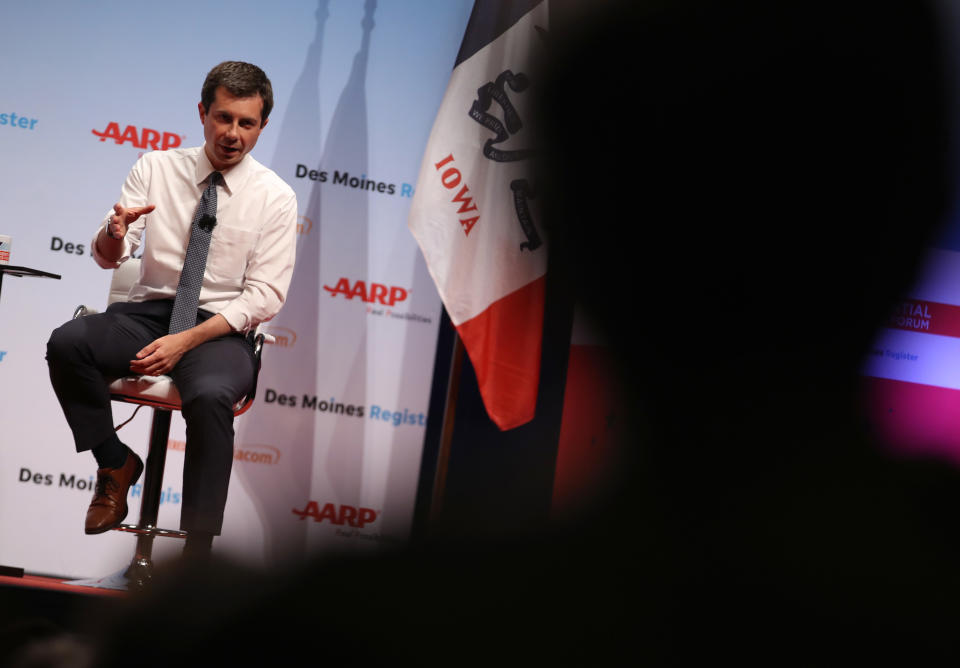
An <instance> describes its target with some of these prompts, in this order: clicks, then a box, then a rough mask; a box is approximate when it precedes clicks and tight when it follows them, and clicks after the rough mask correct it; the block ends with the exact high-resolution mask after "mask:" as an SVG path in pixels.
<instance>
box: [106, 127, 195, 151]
mask: <svg viewBox="0 0 960 668" xmlns="http://www.w3.org/2000/svg"><path fill="white" fill-rule="evenodd" d="M90 132H92V133H93V134H95V135H96V136H97V137H100V141H106V140H107V139H112V140H113V141H114V142H115V143H117V144H123V143H125V142H130V143H131V144H132V145H133V146H135V147H137V148H142V149H146V148H150V149H153V150H154V151H166V150H167V149H168V148H176V147H178V146H180V143H181V142H182V141H183V139H184V137H183V136H182V135H178V134H176V133H173V132H162V133H161V132H158V131H157V130H151V129H150V128H143V130H140V131H139V132H138V131H137V126H135V125H128V126H127V127H126V128H124V130H123V132H120V124H119V123H116V122H111V123H108V124H107V127H106V129H105V130H104V131H103V132H98V131H97V130H91V131H90Z"/></svg>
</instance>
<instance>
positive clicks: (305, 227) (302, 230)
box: [297, 216, 313, 237]
mask: <svg viewBox="0 0 960 668" xmlns="http://www.w3.org/2000/svg"><path fill="white" fill-rule="evenodd" d="M312 229H313V220H312V219H310V218H307V217H306V216H297V234H299V235H300V236H302V237H305V236H307V235H308V234H310V230H312Z"/></svg>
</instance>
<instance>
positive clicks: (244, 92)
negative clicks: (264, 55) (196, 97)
mask: <svg viewBox="0 0 960 668" xmlns="http://www.w3.org/2000/svg"><path fill="white" fill-rule="evenodd" d="M219 86H223V87H224V88H226V89H227V92H229V93H230V94H231V95H234V96H236V97H253V96H254V95H259V96H260V99H262V100H263V111H261V113H260V125H261V126H262V125H263V124H264V123H266V122H267V117H268V116H269V115H270V110H271V109H273V86H271V85H270V79H268V78H267V75H266V73H264V71H263V70H261V69H260V68H259V67H257V66H256V65H251V64H250V63H244V62H240V61H238V60H227V61H224V62H222V63H220V64H219V65H217V66H216V67H214V68H213V69H212V70H210V72H209V73H208V74H207V78H206V79H205V80H204V82H203V88H202V89H201V90H200V102H201V103H202V104H203V109H204V111H210V105H211V104H213V100H214V98H215V97H216V96H217V88H218V87H219Z"/></svg>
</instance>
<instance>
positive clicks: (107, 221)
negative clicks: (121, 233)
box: [103, 216, 123, 241]
mask: <svg viewBox="0 0 960 668" xmlns="http://www.w3.org/2000/svg"><path fill="white" fill-rule="evenodd" d="M112 218H113V216H107V220H106V225H105V226H104V228H103V230H104V232H106V234H107V236H108V237H110V238H111V239H113V240H115V241H120V240H121V239H123V237H115V236H113V232H111V231H110V220H111V219H112Z"/></svg>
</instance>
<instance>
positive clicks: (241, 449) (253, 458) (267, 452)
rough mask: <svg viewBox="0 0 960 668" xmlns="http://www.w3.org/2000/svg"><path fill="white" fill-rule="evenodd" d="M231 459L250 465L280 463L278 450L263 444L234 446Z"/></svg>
mask: <svg viewBox="0 0 960 668" xmlns="http://www.w3.org/2000/svg"><path fill="white" fill-rule="evenodd" d="M233 458H234V459H236V460H237V461H240V462H248V463H250V464H276V463H278V462H279V461H280V449H279V448H275V447H274V446H272V445H264V444H257V445H244V446H236V447H234V449H233Z"/></svg>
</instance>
